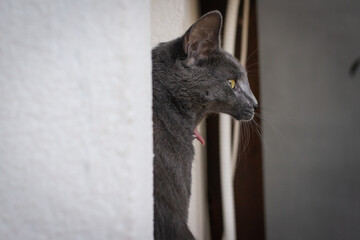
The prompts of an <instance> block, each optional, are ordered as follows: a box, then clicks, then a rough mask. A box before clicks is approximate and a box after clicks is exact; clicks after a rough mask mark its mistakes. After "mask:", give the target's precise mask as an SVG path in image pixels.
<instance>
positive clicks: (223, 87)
mask: <svg viewBox="0 0 360 240" xmlns="http://www.w3.org/2000/svg"><path fill="white" fill-rule="evenodd" d="M221 26H222V16H221V14H220V12H218V11H212V12H209V13H207V14H206V15H204V16H203V17H201V18H200V19H199V20H198V21H197V22H196V23H194V24H193V25H192V26H191V27H190V28H189V30H187V31H186V33H185V34H184V35H183V36H182V37H180V38H177V39H175V40H173V41H170V42H166V43H161V44H159V45H158V46H157V47H155V48H154V49H153V50H152V63H153V69H152V77H153V122H154V153H155V157H154V201H155V203H154V219H155V223H154V237H155V239H172V240H174V239H194V236H193V235H192V233H191V232H190V230H189V229H188V227H187V219H188V208H189V198H190V190H191V165H192V161H193V157H194V147H193V144H192V141H193V139H194V133H195V137H196V138H197V139H198V140H200V141H202V142H203V140H202V138H201V136H200V135H199V134H198V133H197V132H196V131H194V129H195V127H196V125H197V124H198V123H199V122H200V121H201V119H203V118H204V117H205V116H206V115H207V114H208V113H219V112H221V113H227V114H229V115H231V116H233V117H234V118H235V119H237V120H251V119H252V118H253V116H254V112H255V109H256V108H257V101H256V99H255V97H254V95H253V93H252V92H251V89H250V86H249V83H248V79H247V74H246V71H245V69H244V67H243V66H241V65H240V63H239V62H238V61H237V60H236V59H235V58H234V57H233V56H232V55H230V54H229V53H227V52H225V51H223V50H222V49H221V48H220V32H221Z"/></svg>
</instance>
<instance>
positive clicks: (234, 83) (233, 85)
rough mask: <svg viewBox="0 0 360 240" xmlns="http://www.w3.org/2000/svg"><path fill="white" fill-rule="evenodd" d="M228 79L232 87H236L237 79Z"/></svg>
mask: <svg viewBox="0 0 360 240" xmlns="http://www.w3.org/2000/svg"><path fill="white" fill-rule="evenodd" d="M228 81H229V84H230V87H231V88H232V89H234V88H235V85H236V81H235V80H234V79H229V80H228Z"/></svg>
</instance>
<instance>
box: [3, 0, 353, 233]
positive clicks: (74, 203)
mask: <svg viewBox="0 0 360 240" xmlns="http://www.w3.org/2000/svg"><path fill="white" fill-rule="evenodd" d="M229 2H230V0H229V1H215V0H207V1H205V0H199V1H196V0H170V1H165V0H152V1H151V2H149V1H144V0H134V1H125V0H117V1H116V0H108V1H102V2H99V1H82V0H81V1H65V0H63V1H52V2H49V1H43V0H31V1H25V0H20V1H0V239H152V214H153V212H152V211H153V210H152V207H153V200H152V157H153V155H152V121H151V97H152V93H151V48H152V47H154V46H156V45H157V43H159V42H164V41H169V40H172V39H174V38H176V37H179V36H181V35H182V34H183V33H184V32H185V31H186V30H187V29H188V28H189V27H190V26H191V24H192V23H193V22H195V21H196V19H197V18H198V17H199V16H201V15H202V14H205V13H206V12H208V11H211V10H214V9H218V10H219V11H221V13H222V14H223V16H224V19H225V18H226V15H227V6H228V4H229ZM244 2H245V1H240V3H239V9H238V10H239V11H238V18H237V21H236V33H234V34H236V46H235V56H236V57H238V58H239V59H240V55H241V51H242V48H241V41H242V33H243V31H242V29H243V28H244V26H245V25H244V17H245V16H244ZM249 4H250V5H249V16H248V37H247V39H248V44H247V57H246V59H247V60H246V67H247V70H248V76H249V82H250V85H251V87H252V89H253V91H254V94H255V95H256V97H257V98H258V100H259V103H260V108H259V110H258V114H257V116H256V118H255V120H254V121H256V123H257V125H256V126H252V127H250V126H242V127H241V129H240V133H241V138H240V151H239V153H238V158H237V162H238V163H237V168H236V171H235V177H234V180H233V183H234V196H233V198H234V202H235V208H234V215H235V222H236V223H235V227H236V237H235V238H236V239H251V240H256V239H269V240H293V239H294V240H302V239H314V240H315V239H316V240H318V239H331V240H335V239H351V240H352V239H360V229H359V228H358V226H357V225H358V223H359V222H360V174H358V171H359V170H360V127H359V123H360V107H359V106H358V105H359V103H360V94H359V93H358V92H359V90H360V66H359V65H360V46H359V45H360V44H359V43H360V31H359V30H360V14H359V12H360V1H358V0H344V1H336V0H326V1H325V0H317V1H310V0H305V1H300V0H299V1H285V0H274V1H256V0H250V1H249ZM225 24H226V22H225ZM253 125H254V124H253ZM199 128H200V131H201V132H202V135H203V136H206V146H205V147H201V146H200V145H199V144H198V143H196V142H194V144H195V146H196V159H195V161H194V164H193V187H192V188H193V189H192V199H191V207H190V218H189V226H190V229H191V230H192V232H193V233H194V235H195V236H196V238H197V239H231V238H226V237H225V238H224V237H223V234H224V231H225V229H226V227H225V226H224V222H226V221H225V219H224V213H223V209H222V199H223V197H222V196H221V184H220V182H221V180H220V178H221V176H220V167H221V166H220V165H221V164H220V160H219V159H220V153H219V152H220V150H219V134H220V131H219V117H218V116H216V115H213V116H209V117H208V118H207V119H206V120H205V121H204V122H203V123H202V124H201V126H199ZM259 135H260V137H259Z"/></svg>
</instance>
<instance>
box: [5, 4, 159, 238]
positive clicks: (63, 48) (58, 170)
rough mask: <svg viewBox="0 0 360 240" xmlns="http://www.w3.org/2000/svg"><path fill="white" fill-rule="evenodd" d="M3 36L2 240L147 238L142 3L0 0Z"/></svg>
mask: <svg viewBox="0 0 360 240" xmlns="http://www.w3.org/2000/svg"><path fill="white" fill-rule="evenodd" d="M0 36H1V37H0V213H1V214H0V239H17V240H21V239H24V240H25V239H26V240H31V239H36V240H39V239H44V240H45V239H46V240H47V239H86V240H89V239H152V234H153V223H152V218H153V210H152V209H153V200H152V193H153V191H152V189H153V188H152V159H153V154H152V122H151V58H150V3H149V1H145V0H144V1H140V0H133V1H126V0H120V1H115V0H108V1H96V0H93V1H85V0H84V1H72V0H64V1H42V0H31V1H29V0H18V1H11V0H8V1H1V2H0Z"/></svg>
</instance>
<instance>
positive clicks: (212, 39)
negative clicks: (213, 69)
mask: <svg viewBox="0 0 360 240" xmlns="http://www.w3.org/2000/svg"><path fill="white" fill-rule="evenodd" d="M221 26H222V16H221V13H220V12H219V11H212V12H209V13H207V14H205V15H204V16H202V17H201V18H200V19H199V20H198V21H197V22H196V23H194V24H193V25H192V26H191V27H190V28H189V30H187V31H186V33H185V35H184V40H183V47H184V52H185V54H186V55H187V61H188V63H193V62H194V61H195V60H197V59H201V58H206V57H207V56H209V55H210V54H211V53H212V52H213V51H215V50H217V49H219V48H220V32H221Z"/></svg>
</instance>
